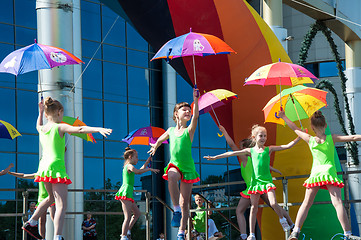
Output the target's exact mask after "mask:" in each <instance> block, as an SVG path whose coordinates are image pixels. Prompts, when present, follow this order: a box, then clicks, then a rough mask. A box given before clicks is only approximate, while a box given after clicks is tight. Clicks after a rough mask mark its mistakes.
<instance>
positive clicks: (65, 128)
mask: <svg viewBox="0 0 361 240" xmlns="http://www.w3.org/2000/svg"><path fill="white" fill-rule="evenodd" d="M112 131H113V130H112V129H110V128H101V127H89V126H80V127H74V126H70V125H68V124H65V123H60V124H59V134H62V135H64V133H100V134H101V135H103V136H104V137H107V135H110V134H111V133H112Z"/></svg>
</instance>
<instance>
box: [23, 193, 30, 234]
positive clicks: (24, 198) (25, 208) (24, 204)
mask: <svg viewBox="0 0 361 240" xmlns="http://www.w3.org/2000/svg"><path fill="white" fill-rule="evenodd" d="M28 197H29V192H28V191H24V192H23V222H26V221H27V220H28V218H27V216H26V211H27V206H28ZM26 239H27V234H26V232H25V230H23V240H26Z"/></svg>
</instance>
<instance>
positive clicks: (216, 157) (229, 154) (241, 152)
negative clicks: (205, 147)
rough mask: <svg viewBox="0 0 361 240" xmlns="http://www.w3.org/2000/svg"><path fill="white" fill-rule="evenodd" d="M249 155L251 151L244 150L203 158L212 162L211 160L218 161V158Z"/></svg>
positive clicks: (248, 149)
mask: <svg viewBox="0 0 361 240" xmlns="http://www.w3.org/2000/svg"><path fill="white" fill-rule="evenodd" d="M250 154H251V149H250V148H246V149H243V150H239V151H234V152H225V153H222V154H219V155H217V156H204V157H203V158H205V159H207V160H211V161H213V160H216V159H220V158H227V157H233V156H242V155H250Z"/></svg>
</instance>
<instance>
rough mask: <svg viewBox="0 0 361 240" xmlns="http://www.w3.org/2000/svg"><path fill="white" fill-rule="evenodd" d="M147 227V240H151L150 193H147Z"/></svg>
mask: <svg viewBox="0 0 361 240" xmlns="http://www.w3.org/2000/svg"><path fill="white" fill-rule="evenodd" d="M145 212H146V213H145V226H146V239H147V240H150V213H149V212H150V207H149V193H148V192H146V193H145Z"/></svg>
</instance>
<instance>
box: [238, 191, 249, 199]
mask: <svg viewBox="0 0 361 240" xmlns="http://www.w3.org/2000/svg"><path fill="white" fill-rule="evenodd" d="M239 194H240V195H241V196H242V197H243V198H246V199H250V198H251V196H249V195H246V194H244V193H243V192H240V193H239Z"/></svg>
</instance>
